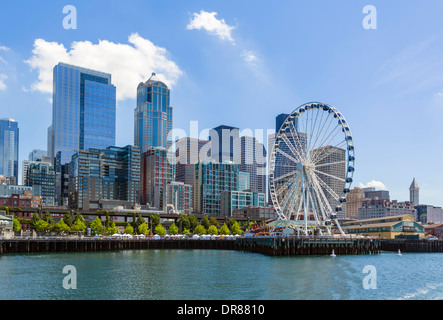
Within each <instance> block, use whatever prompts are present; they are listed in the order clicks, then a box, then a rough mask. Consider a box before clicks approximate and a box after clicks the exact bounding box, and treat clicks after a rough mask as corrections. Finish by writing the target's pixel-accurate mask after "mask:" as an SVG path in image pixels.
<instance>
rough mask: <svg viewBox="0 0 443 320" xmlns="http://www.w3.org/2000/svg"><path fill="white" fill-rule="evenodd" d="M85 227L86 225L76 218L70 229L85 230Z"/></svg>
mask: <svg viewBox="0 0 443 320" xmlns="http://www.w3.org/2000/svg"><path fill="white" fill-rule="evenodd" d="M85 229H86V225H85V223H84V222H83V221H81V220H80V219H76V220H75V222H74V223H73V224H72V227H71V230H72V231H85Z"/></svg>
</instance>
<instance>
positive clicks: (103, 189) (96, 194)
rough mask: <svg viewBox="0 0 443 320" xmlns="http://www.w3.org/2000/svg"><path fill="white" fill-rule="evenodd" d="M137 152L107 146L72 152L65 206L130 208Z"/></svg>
mask: <svg viewBox="0 0 443 320" xmlns="http://www.w3.org/2000/svg"><path fill="white" fill-rule="evenodd" d="M139 183H140V149H139V148H138V147H136V146H126V147H123V148H120V147H115V146H109V147H107V148H106V149H95V148H90V149H89V150H87V151H86V150H80V151H78V152H76V153H75V154H74V155H73V157H72V160H71V162H70V163H69V187H68V192H69V199H68V203H69V207H70V208H72V209H82V210H97V209H106V210H109V209H113V208H114V207H116V206H124V207H126V208H131V207H132V206H134V205H135V204H136V203H137V202H138V190H139Z"/></svg>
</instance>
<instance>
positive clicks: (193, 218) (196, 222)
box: [188, 213, 198, 232]
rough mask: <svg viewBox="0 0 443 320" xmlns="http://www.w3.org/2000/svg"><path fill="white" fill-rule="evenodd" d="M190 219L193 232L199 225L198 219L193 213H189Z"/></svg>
mask: <svg viewBox="0 0 443 320" xmlns="http://www.w3.org/2000/svg"><path fill="white" fill-rule="evenodd" d="M188 219H189V223H190V224H191V229H190V230H191V232H195V228H196V227H197V226H198V219H197V218H196V217H195V216H194V214H192V213H191V214H190V215H189V217H188Z"/></svg>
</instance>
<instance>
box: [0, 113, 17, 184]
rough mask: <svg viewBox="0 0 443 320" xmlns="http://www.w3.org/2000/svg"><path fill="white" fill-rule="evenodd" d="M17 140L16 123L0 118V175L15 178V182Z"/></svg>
mask: <svg viewBox="0 0 443 320" xmlns="http://www.w3.org/2000/svg"><path fill="white" fill-rule="evenodd" d="M18 141H19V129H18V123H17V122H16V121H15V120H13V119H6V118H3V119H0V175H3V176H5V177H6V178H15V183H18Z"/></svg>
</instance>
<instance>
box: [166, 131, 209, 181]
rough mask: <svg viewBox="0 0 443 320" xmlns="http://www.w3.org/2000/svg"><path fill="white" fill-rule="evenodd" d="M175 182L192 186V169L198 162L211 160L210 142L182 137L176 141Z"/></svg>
mask: <svg viewBox="0 0 443 320" xmlns="http://www.w3.org/2000/svg"><path fill="white" fill-rule="evenodd" d="M175 147H176V151H175V156H176V161H177V169H176V176H175V180H176V181H181V182H183V183H185V184H189V185H193V184H194V168H195V164H196V163H197V162H198V161H207V160H210V159H211V141H208V140H200V139H195V138H189V137H184V138H181V139H179V140H177V141H176V143H175Z"/></svg>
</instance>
